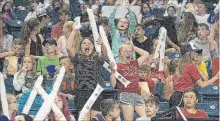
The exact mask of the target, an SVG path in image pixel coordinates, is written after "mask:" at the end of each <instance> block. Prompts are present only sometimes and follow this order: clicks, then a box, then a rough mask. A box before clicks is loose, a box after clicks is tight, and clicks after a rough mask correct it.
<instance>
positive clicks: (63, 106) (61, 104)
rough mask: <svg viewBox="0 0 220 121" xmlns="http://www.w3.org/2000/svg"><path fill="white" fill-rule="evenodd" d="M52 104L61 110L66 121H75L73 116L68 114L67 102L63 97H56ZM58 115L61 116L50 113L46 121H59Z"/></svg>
mask: <svg viewBox="0 0 220 121" xmlns="http://www.w3.org/2000/svg"><path fill="white" fill-rule="evenodd" d="M54 102H55V104H56V105H57V107H58V108H59V109H60V110H61V112H62V113H63V115H64V116H65V118H66V120H67V121H75V118H74V116H72V115H71V113H70V110H69V106H68V103H67V100H66V98H65V97H64V96H62V95H58V96H57V97H56V99H55V101H54ZM60 115H61V114H55V113H54V112H51V113H50V114H49V115H48V117H47V119H48V120H51V121H60V119H59V118H61V117H60Z"/></svg>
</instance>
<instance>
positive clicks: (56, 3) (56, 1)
mask: <svg viewBox="0 0 220 121" xmlns="http://www.w3.org/2000/svg"><path fill="white" fill-rule="evenodd" d="M63 5H64V3H63V0H53V1H52V7H53V10H52V11H51V22H52V24H53V25H55V24H57V23H58V22H59V10H60V9H62V7H63Z"/></svg>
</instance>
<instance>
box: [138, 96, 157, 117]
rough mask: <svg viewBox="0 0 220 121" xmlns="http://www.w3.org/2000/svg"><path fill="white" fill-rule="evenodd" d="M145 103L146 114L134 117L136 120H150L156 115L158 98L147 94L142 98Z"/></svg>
mask: <svg viewBox="0 0 220 121" xmlns="http://www.w3.org/2000/svg"><path fill="white" fill-rule="evenodd" d="M144 103H145V113H146V115H145V116H143V117H140V118H138V119H136V121H150V120H151V118H153V117H155V116H156V115H157V112H158V110H159V99H158V98H157V97H154V96H149V97H145V98H144Z"/></svg>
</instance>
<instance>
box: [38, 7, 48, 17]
mask: <svg viewBox="0 0 220 121" xmlns="http://www.w3.org/2000/svg"><path fill="white" fill-rule="evenodd" d="M36 13H37V17H42V16H45V15H47V10H46V9H45V8H41V7H39V8H37V9H36Z"/></svg>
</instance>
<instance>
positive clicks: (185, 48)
mask: <svg viewBox="0 0 220 121" xmlns="http://www.w3.org/2000/svg"><path fill="white" fill-rule="evenodd" d="M190 51H191V52H196V53H198V54H200V53H202V49H196V48H195V46H194V44H186V45H182V46H181V48H180V52H181V54H182V55H184V54H185V53H187V52H190Z"/></svg>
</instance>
